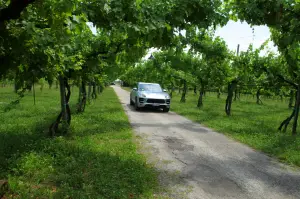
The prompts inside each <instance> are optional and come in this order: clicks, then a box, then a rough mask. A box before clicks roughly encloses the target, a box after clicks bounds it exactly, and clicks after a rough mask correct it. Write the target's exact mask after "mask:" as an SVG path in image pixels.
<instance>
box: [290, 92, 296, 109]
mask: <svg viewBox="0 0 300 199" xmlns="http://www.w3.org/2000/svg"><path fill="white" fill-rule="evenodd" d="M294 99H295V92H294V91H293V90H291V91H290V100H289V108H293V104H294Z"/></svg>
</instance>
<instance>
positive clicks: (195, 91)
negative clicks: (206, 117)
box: [194, 86, 197, 95]
mask: <svg viewBox="0 0 300 199" xmlns="http://www.w3.org/2000/svg"><path fill="white" fill-rule="evenodd" d="M194 94H195V95H197V86H194Z"/></svg>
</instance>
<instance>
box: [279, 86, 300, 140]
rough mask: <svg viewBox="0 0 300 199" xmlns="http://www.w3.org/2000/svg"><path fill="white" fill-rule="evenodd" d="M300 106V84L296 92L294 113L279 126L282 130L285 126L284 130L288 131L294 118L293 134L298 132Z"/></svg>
mask: <svg viewBox="0 0 300 199" xmlns="http://www.w3.org/2000/svg"><path fill="white" fill-rule="evenodd" d="M299 106H300V85H298V86H297V92H296V101H295V106H294V110H293V112H292V114H291V115H290V116H289V117H288V118H286V119H285V120H284V121H283V122H282V123H281V124H280V126H279V128H278V130H280V131H281V130H282V127H283V126H284V129H283V132H286V129H287V126H288V125H289V123H290V121H291V120H292V119H293V118H294V123H293V128H292V135H296V134H297V122H298V116H299Z"/></svg>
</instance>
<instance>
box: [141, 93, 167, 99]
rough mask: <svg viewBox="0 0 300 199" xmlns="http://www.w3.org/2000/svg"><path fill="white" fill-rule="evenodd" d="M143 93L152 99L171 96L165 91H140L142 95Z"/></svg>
mask: <svg viewBox="0 0 300 199" xmlns="http://www.w3.org/2000/svg"><path fill="white" fill-rule="evenodd" d="M141 95H145V96H146V98H151V99H166V98H169V97H170V96H169V94H168V93H165V92H159V93H154V92H145V91H142V92H140V96H141Z"/></svg>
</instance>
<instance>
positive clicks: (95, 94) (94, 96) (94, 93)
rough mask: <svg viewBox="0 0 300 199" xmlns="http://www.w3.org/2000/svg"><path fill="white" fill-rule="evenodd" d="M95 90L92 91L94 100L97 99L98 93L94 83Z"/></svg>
mask: <svg viewBox="0 0 300 199" xmlns="http://www.w3.org/2000/svg"><path fill="white" fill-rule="evenodd" d="M92 86H93V89H92V99H97V92H96V83H95V82H93V83H92Z"/></svg>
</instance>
